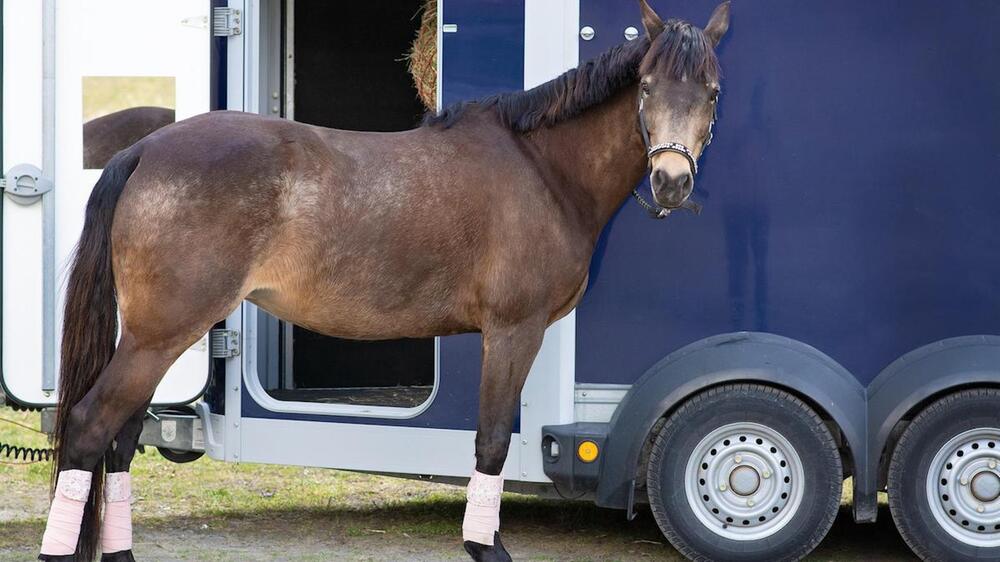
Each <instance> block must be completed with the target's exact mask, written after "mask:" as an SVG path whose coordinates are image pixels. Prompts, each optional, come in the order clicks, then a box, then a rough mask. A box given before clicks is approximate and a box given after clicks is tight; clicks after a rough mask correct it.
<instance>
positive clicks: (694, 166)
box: [632, 88, 718, 219]
mask: <svg viewBox="0 0 1000 562" xmlns="http://www.w3.org/2000/svg"><path fill="white" fill-rule="evenodd" d="M643 101H644V100H643V97H642V89H641V88H640V89H639V132H640V133H642V143H643V145H645V147H646V170H647V172H648V171H649V170H650V169H652V167H653V156H656V155H657V154H659V153H661V152H676V153H677V154H680V155H681V156H683V157H684V158H687V161H688V165H689V166H690V167H691V177H692V178H693V177H694V176H696V175H697V174H698V160H697V159H696V158H695V157H694V153H693V152H691V149H690V148H688V147H687V146H685V145H684V144H683V143H679V142H661V143H657V144H652V143H651V142H650V140H649V128H648V127H646V117H645V112H644V107H643V105H644V104H643ZM713 104H714V108H713V110H712V121H711V122H710V123H709V124H708V139H707V140H706V141H705V145H704V146H702V148H701V150H702V152H704V151H705V147H707V146H708V145H709V144H711V143H712V127H713V126H714V125H715V118H716V108H718V102H717V101H716V102H713ZM632 197H633V198H634V199H635V200H636V202H637V203H639V206H641V207H642V208H643V209H645V210H646V212H647V213H649V216H650V217H651V218H654V219H665V218H667V216H668V215H669V214H670V213H671V212H672V211H674V210H675V209H687V210H689V211H691V212H693V213H694V214H696V215H699V214H701V205H700V204H698V203H695V202H694V201H691V200H690V199H689V198H687V197H686V198H685V199H684V201H683V202H681V204H680V205H678V206H676V207H661V206H660V205H657V204H655V203H650V202H648V201H646V200H645V199H644V198H643V196H642V195H640V194H639V189H638V188H635V189H633V190H632ZM688 197H690V194H689V195H688Z"/></svg>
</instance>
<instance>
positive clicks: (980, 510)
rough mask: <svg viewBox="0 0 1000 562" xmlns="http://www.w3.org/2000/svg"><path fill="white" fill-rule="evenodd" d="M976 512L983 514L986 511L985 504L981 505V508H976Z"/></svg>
mask: <svg viewBox="0 0 1000 562" xmlns="http://www.w3.org/2000/svg"><path fill="white" fill-rule="evenodd" d="M976 511H978V512H979V513H982V512H984V511H986V508H985V507H983V504H979V506H978V507H977V508H976Z"/></svg>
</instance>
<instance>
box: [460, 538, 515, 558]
mask: <svg viewBox="0 0 1000 562" xmlns="http://www.w3.org/2000/svg"><path fill="white" fill-rule="evenodd" d="M464 544H465V551H466V552H468V553H469V556H471V557H472V559H473V560H475V561H476V562H511V559H510V554H507V549H506V548H504V547H503V543H502V542H500V533H499V532H497V533H494V534H493V546H488V545H485V544H479V543H477V542H472V541H465V543H464Z"/></svg>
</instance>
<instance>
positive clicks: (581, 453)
mask: <svg viewBox="0 0 1000 562" xmlns="http://www.w3.org/2000/svg"><path fill="white" fill-rule="evenodd" d="M599 452H600V451H598V450H597V443H594V442H593V441H581V442H580V444H579V445H577V447H576V456H577V457H579V458H580V460H581V461H583V462H594V461H595V460H597V455H598V453H599Z"/></svg>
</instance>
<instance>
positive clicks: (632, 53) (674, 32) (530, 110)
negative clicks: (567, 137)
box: [423, 20, 719, 132]
mask: <svg viewBox="0 0 1000 562" xmlns="http://www.w3.org/2000/svg"><path fill="white" fill-rule="evenodd" d="M647 53H649V54H650V55H652V56H649V57H646V54H647ZM644 59H645V62H643V60H644ZM660 65H662V68H663V70H662V71H661V72H665V73H666V74H667V76H668V77H669V78H670V79H674V80H682V79H688V80H698V81H700V82H706V83H707V82H717V81H718V79H719V61H718V59H717V58H716V56H715V51H714V50H713V49H712V44H711V43H710V42H709V41H708V39H707V38H706V37H705V35H704V33H702V31H701V30H700V29H698V28H697V27H695V26H693V25H691V24H689V23H687V22H685V21H681V20H669V21H667V22H666V24H665V26H664V30H663V32H662V33H660V34H659V35H658V36H657V37H656V39H655V40H653V43H652V45H650V43H649V39H648V38H646V37H645V36H643V37H640V38H638V39H635V40H633V41H628V42H626V43H622V44H619V45H615V46H614V47H612V48H610V49H608V50H607V51H605V52H603V53H601V54H600V55H599V56H598V57H597V58H595V59H593V60H589V61H587V62H585V63H583V64H581V65H580V66H579V67H577V68H574V69H571V70H569V71H567V72H565V73H564V74H562V75H561V76H558V77H556V78H554V79H552V80H549V81H548V82H545V83H544V84H541V85H538V86H536V87H534V88H532V89H530V90H524V91H518V92H509V93H503V94H496V95H493V96H489V97H486V98H483V99H480V100H476V101H461V102H458V103H455V104H452V105H450V106H448V107H447V108H445V109H444V110H443V111H441V112H440V113H437V114H434V113H428V114H427V115H425V116H424V120H423V124H424V125H427V126H441V127H444V128H448V127H450V126H452V125H454V124H455V123H456V122H457V121H458V120H459V119H461V118H462V116H463V115H464V114H465V111H466V110H467V109H470V108H482V109H492V110H494V111H495V112H496V114H497V116H498V118H499V119H500V122H501V123H502V124H503V125H504V126H505V127H507V128H508V129H510V130H512V131H516V132H527V131H532V130H535V129H538V128H539V127H547V126H550V125H554V124H556V123H559V122H560V121H565V120H567V119H570V118H572V117H575V116H577V115H579V114H580V113H581V112H583V111H584V110H586V109H588V108H590V107H593V106H595V105H597V104H599V103H601V102H603V101H604V100H606V99H608V98H610V97H611V96H612V95H614V94H616V93H617V92H619V91H620V90H621V89H622V88H624V87H625V86H628V85H629V84H632V83H634V82H635V81H636V80H637V79H638V76H639V72H640V70H641V71H642V72H643V73H649V72H652V71H653V69H654V68H655V67H657V66H660ZM640 66H642V68H641V69H640Z"/></svg>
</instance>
